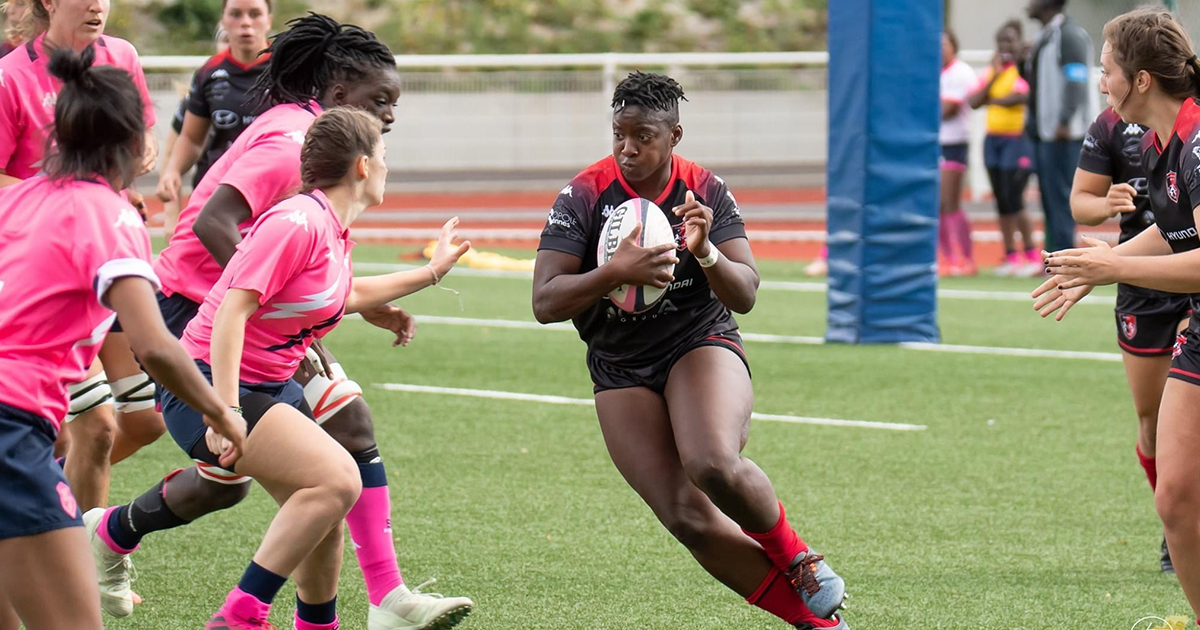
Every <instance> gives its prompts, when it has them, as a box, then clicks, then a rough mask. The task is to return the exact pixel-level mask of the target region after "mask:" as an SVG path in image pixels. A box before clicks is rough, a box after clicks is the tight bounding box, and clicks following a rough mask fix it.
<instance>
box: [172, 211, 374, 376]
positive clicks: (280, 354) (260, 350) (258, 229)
mask: <svg viewBox="0 0 1200 630" xmlns="http://www.w3.org/2000/svg"><path fill="white" fill-rule="evenodd" d="M349 234H350V231H349V230H347V229H346V228H344V227H342V224H341V222H340V221H339V220H338V218H337V216H335V215H334V214H333V210H332V209H331V208H330V206H329V200H328V199H327V198H326V197H325V194H324V193H322V192H321V191H319V190H314V191H313V192H312V193H305V194H301V195H296V196H295V197H292V198H290V199H287V200H285V201H284V202H283V203H280V204H279V205H277V206H275V207H273V208H271V209H270V210H268V211H267V212H266V214H263V215H262V218H260V219H259V220H258V221H257V222H256V223H255V224H254V227H253V228H251V229H250V233H249V234H247V235H246V238H245V239H244V240H243V241H242V242H241V243H239V244H238V248H237V252H236V253H235V254H234V255H233V258H230V259H229V265H228V266H226V267H225V271H224V273H222V274H221V278H220V279H219V280H218V281H217V283H216V285H215V286H213V288H212V291H210V292H209V294H208V297H206V298H205V299H204V304H202V305H201V306H200V312H199V313H197V314H196V317H195V318H193V319H192V321H191V323H189V324H188V327H187V330H185V331H184V332H183V347H184V348H185V349H187V351H188V354H190V355H192V358H195V359H200V360H203V361H209V360H210V358H209V343H210V342H211V340H212V324H213V318H214V317H215V316H216V314H217V307H218V306H220V305H221V300H223V299H225V293H226V292H227V291H228V290H229V289H230V288H234V289H247V290H250V291H257V292H258V293H259V294H260V297H259V304H260V305H262V306H261V308H259V309H258V310H257V311H255V312H254V314H253V315H252V316H251V317H250V320H249V321H247V322H246V341H245V345H244V346H243V349H242V369H241V375H240V379H239V380H241V381H243V382H246V383H282V382H284V381H286V380H288V379H289V378H291V377H292V374H295V372H296V368H297V367H299V365H300V360H301V359H303V358H304V351H305V350H307V349H308V347H309V346H310V345H312V342H313V341H314V340H315V339H320V338H321V337H324V336H325V334H326V333H328V332H329V331H331V330H333V328H334V327H335V326H337V324H338V322H339V321H341V319H342V314H343V313H345V311H346V298H347V297H349V296H350V279H351V276H352V274H351V265H350V250H351V249H352V248H353V247H354V242H353V241H351V240H349V238H348V237H349Z"/></svg>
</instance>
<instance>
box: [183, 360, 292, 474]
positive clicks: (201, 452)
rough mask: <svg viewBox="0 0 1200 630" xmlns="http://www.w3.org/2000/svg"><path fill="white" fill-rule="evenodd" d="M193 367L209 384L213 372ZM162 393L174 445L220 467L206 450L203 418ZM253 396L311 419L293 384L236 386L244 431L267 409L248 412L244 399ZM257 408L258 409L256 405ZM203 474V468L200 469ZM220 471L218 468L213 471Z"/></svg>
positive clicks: (200, 363)
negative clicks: (266, 397)
mask: <svg viewBox="0 0 1200 630" xmlns="http://www.w3.org/2000/svg"><path fill="white" fill-rule="evenodd" d="M196 367H197V368H199V369H200V373H201V374H204V378H207V379H208V382H210V383H211V382H212V368H210V367H209V365H208V364H207V363H205V362H204V361H196ZM161 391H162V415H163V421H164V422H166V423H167V430H168V431H170V432H171V437H172V438H173V439H174V440H175V443H176V444H178V445H179V448H182V449H183V451H184V452H185V453H187V454H188V456H189V457H191V458H192V459H194V460H196V461H197V462H201V463H202V464H207V465H208V466H209V468H210V469H211V468H215V467H217V466H219V464H220V462H219V461H218V458H217V456H216V455H214V454H213V453H212V452H211V451H209V450H208V446H207V445H206V444H205V443H204V434H205V433H206V432H207V431H208V426H207V425H205V424H204V417H203V416H202V415H201V414H200V412H198V411H196V410H195V409H192V408H191V407H189V406H187V404H185V403H184V402H183V401H182V400H179V399H178V398H176V397H175V396H174V395H173V394H171V392H169V391H167V390H166V389H165V388H163V389H161ZM252 394H260V395H262V394H265V395H267V396H269V397H271V398H272V399H274V400H275V401H276V402H280V403H283V404H285V405H291V406H292V407H295V408H296V409H298V410H299V411H300V413H303V414H304V415H305V416H307V417H309V418H312V417H313V414H312V411H311V410H310V409H309V408H308V403H306V402H305V401H304V388H303V387H301V386H300V384H299V383H297V382H296V381H294V380H291V379H288V380H287V381H285V382H283V383H239V384H238V395H239V396H240V397H241V404H242V407H243V410H244V413H245V417H246V425H247V426H246V430H247V432H250V431H252V430H253V428H254V422H256V421H257V420H258V418H259V417H261V415H262V414H261V412H265V411H266V409H261V411H260V413H258V414H257V415H254V414H252V412H251V411H250V407H251V404H249V403H248V401H247V397H248V396H250V395H252ZM255 406H257V405H255ZM201 468H202V470H205V468H204V467H203V466H202V467H201ZM216 470H217V471H220V469H219V468H216ZM221 472H223V473H226V474H228V475H235V476H236V474H235V473H232V472H231V471H221Z"/></svg>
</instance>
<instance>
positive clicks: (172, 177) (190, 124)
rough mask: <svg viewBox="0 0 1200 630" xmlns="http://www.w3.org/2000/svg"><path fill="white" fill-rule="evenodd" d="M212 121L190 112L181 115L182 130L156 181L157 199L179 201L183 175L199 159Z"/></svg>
mask: <svg viewBox="0 0 1200 630" xmlns="http://www.w3.org/2000/svg"><path fill="white" fill-rule="evenodd" d="M210 127H212V121H211V120H209V119H207V118H201V117H200V116H197V115H195V114H193V113H192V112H190V111H189V112H185V113H184V115H183V130H182V131H180V132H179V138H178V139H177V140H176V141H175V145H174V146H173V147H172V148H171V155H170V156H169V157H168V158H167V165H166V166H164V167H163V173H162V177H160V178H159V179H158V190H157V194H158V198H159V199H161V200H163V201H179V191H180V190H181V189H182V188H183V174H184V173H186V172H188V170H189V169H191V168H192V167H193V166H195V165H196V161H197V160H199V159H200V152H201V151H203V150H204V141H205V139H206V138H208V130H209V128H210Z"/></svg>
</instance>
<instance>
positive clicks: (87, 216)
mask: <svg viewBox="0 0 1200 630" xmlns="http://www.w3.org/2000/svg"><path fill="white" fill-rule="evenodd" d="M94 59H95V52H94V49H91V48H88V49H85V50H84V51H83V52H82V54H80V55H76V54H75V53H74V52H72V51H69V50H60V51H57V52H54V53H53V56H52V59H51V60H50V63H49V64H47V69H48V71H49V72H51V73H52V74H53V76H55V77H57V78H58V79H61V80H62V81H63V85H62V88H61V97H62V98H61V99H60V100H59V101H58V102H57V103H56V104H55V107H54V110H55V116H54V130H53V137H55V138H56V139H57V150H56V152H54V153H52V154H50V155H49V156H48V157H47V160H46V165H45V169H44V170H45V173H44V174H41V175H37V176H34V177H32V178H30V179H28V180H25V181H23V182H20V183H18V184H15V185H13V186H9V187H6V188H4V189H3V190H0V234H2V235H3V236H2V237H0V238H2V239H3V242H4V247H2V248H0V296H2V297H3V299H2V300H0V328H3V330H4V331H5V332H4V336H3V339H2V340H0V453H2V455H0V479H3V480H4V481H3V483H0V502H2V503H3V505H4V509H3V510H0V566H2V567H4V568H3V570H0V608H2V609H3V610H0V619H2V620H4V621H0V624H9V627H14V626H15V620H14V618H13V617H14V614H13V613H14V612H15V617H19V619H20V622H21V623H23V624H24V625H25V627H26V628H27V629H28V630H51V629H54V630H57V629H60V628H71V629H73V630H74V629H80V630H100V629H101V628H102V627H103V625H102V623H101V620H100V606H99V600H98V598H97V597H96V589H95V580H96V574H95V569H94V567H93V566H92V565H91V563H90V562H88V553H87V549H88V542H87V536H86V534H85V533H84V529H83V527H82V525H83V522H82V519H81V518H80V509H79V505H78V503H77V501H76V499H75V497H74V495H73V493H72V491H71V488H70V487H69V486H68V484H67V482H66V478H65V476H64V475H63V471H62V469H61V468H60V467H59V466H58V464H56V463H55V461H54V458H53V448H54V438H55V434H56V433H57V432H58V430H59V429H60V428H61V426H62V422H63V418H64V416H65V415H66V413H67V408H68V394H67V386H68V384H69V383H71V382H74V381H77V380H78V379H80V378H82V377H83V375H84V374H85V373H86V371H87V369H88V366H89V365H90V364H91V362H92V360H93V359H94V358H95V357H96V354H97V353H98V352H99V345H100V342H101V341H102V340H103V339H104V335H105V333H106V332H107V331H108V329H109V326H111V324H112V322H113V320H114V319H115V318H117V317H119V318H120V319H122V320H124V321H125V323H126V324H127V325H128V326H129V329H130V330H131V331H133V332H131V333H130V335H129V340H130V342H131V343H132V344H133V347H134V348H135V349H137V351H138V354H139V356H141V357H142V361H143V362H144V363H145V365H146V368H147V369H148V370H150V371H151V372H152V373H154V375H155V377H156V378H157V379H159V381H160V382H162V383H163V384H164V385H165V386H166V387H167V388H169V389H170V390H172V391H174V392H175V393H176V394H177V395H179V396H180V397H181V398H182V399H184V400H186V401H187V402H188V404H190V405H193V406H194V407H195V408H196V409H199V410H200V412H201V413H202V414H204V419H203V420H202V422H205V424H208V425H209V426H214V427H215V428H216V429H217V430H218V431H219V432H220V434H222V435H224V436H225V437H226V438H227V439H228V440H229V445H230V448H229V449H228V450H226V451H224V452H223V456H224V459H223V462H222V463H223V465H226V466H232V465H233V464H234V462H236V460H237V457H238V456H239V455H240V452H241V448H242V446H243V442H244V439H245V432H246V427H245V422H244V421H243V420H242V419H241V418H240V417H238V416H237V415H236V414H234V413H233V412H232V411H231V410H230V409H228V408H227V407H226V406H225V405H224V404H223V403H222V402H221V399H220V398H218V396H217V394H216V392H215V391H213V389H212V387H210V386H209V385H208V383H207V382H205V379H204V377H203V376H202V375H201V373H200V371H199V370H197V369H196V367H195V365H194V364H193V363H192V361H191V359H190V357H189V356H188V354H187V353H186V352H185V351H184V350H183V348H181V347H180V344H179V343H178V342H177V341H176V340H175V339H174V338H173V337H172V335H171V333H170V331H168V330H167V328H166V326H165V324H164V322H163V321H162V317H161V315H160V314H159V312H158V309H157V308H156V307H155V302H154V291H155V289H156V288H157V286H158V279H157V278H156V277H155V275H154V271H153V269H152V268H151V267H150V238H149V235H148V234H147V233H146V230H145V227H144V226H143V225H142V221H141V218H140V217H139V216H138V214H137V212H136V211H135V210H134V209H133V207H132V206H130V205H129V203H128V202H126V201H125V200H124V199H123V198H122V197H121V196H120V195H118V194H117V192H116V191H118V190H120V189H122V188H123V187H124V185H125V183H127V182H128V181H130V179H131V178H132V177H133V174H134V173H135V172H136V169H137V168H138V164H139V162H140V160H141V151H142V144H143V142H144V140H143V137H144V136H143V134H142V131H143V129H144V125H143V118H142V110H141V108H140V107H139V96H138V91H137V90H136V88H135V87H134V84H133V82H132V81H130V79H129V76H128V75H127V74H126V73H124V72H122V71H120V70H118V69H115V68H111V67H93V65H92V63H93V61H94ZM113 310H115V311H116V314H114V313H113Z"/></svg>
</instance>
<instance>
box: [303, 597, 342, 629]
mask: <svg viewBox="0 0 1200 630" xmlns="http://www.w3.org/2000/svg"><path fill="white" fill-rule="evenodd" d="M296 616H297V617H299V618H300V620H301V621H304V622H307V623H313V624H317V625H322V626H327V625H329V624H331V623H333V622H334V621H335V620H336V619H337V597H334V598H333V599H331V600H329V601H327V602H325V603H324V604H306V603H304V602H303V601H302V600H301V599H300V597H299V596H296Z"/></svg>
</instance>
